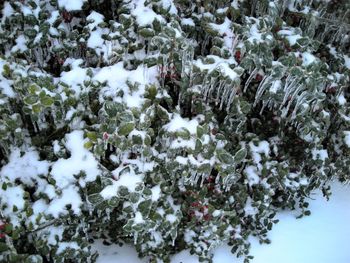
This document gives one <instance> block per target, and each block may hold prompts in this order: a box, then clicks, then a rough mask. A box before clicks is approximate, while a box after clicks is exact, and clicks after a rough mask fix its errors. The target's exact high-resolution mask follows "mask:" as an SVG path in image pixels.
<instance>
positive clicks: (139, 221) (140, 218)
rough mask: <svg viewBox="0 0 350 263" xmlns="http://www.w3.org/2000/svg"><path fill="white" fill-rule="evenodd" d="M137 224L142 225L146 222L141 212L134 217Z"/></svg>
mask: <svg viewBox="0 0 350 263" xmlns="http://www.w3.org/2000/svg"><path fill="white" fill-rule="evenodd" d="M134 222H135V224H142V223H143V222H144V220H143V217H142V214H141V212H136V213H135V217H134Z"/></svg>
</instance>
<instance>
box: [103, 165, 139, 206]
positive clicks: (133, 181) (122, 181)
mask: <svg viewBox="0 0 350 263" xmlns="http://www.w3.org/2000/svg"><path fill="white" fill-rule="evenodd" d="M129 167H130V168H129V171H127V172H124V173H123V174H122V175H120V176H119V174H118V176H119V179H118V180H117V181H113V184H111V185H108V186H107V187H105V188H104V189H103V190H102V191H101V193H100V194H101V196H102V197H103V198H104V199H110V198H112V197H113V196H116V195H117V192H118V189H119V187H121V186H124V187H126V188H128V190H129V192H133V191H134V190H135V187H136V186H137V185H138V184H140V183H142V182H143V177H144V175H143V174H135V171H134V169H133V168H132V167H131V166H129ZM117 169H118V168H117Z"/></svg>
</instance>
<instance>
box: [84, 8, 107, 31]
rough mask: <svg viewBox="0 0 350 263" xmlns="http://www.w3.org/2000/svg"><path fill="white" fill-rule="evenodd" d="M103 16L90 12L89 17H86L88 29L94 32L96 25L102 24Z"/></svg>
mask: <svg viewBox="0 0 350 263" xmlns="http://www.w3.org/2000/svg"><path fill="white" fill-rule="evenodd" d="M103 20H104V16H103V15H102V14H100V13H98V12H96V11H92V12H91V13H90V15H88V16H87V17H86V21H88V22H89V24H88V28H89V29H90V30H94V29H95V28H96V27H97V25H98V24H100V23H102V22H103Z"/></svg>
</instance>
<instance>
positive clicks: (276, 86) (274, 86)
mask: <svg viewBox="0 0 350 263" xmlns="http://www.w3.org/2000/svg"><path fill="white" fill-rule="evenodd" d="M281 86H282V81H281V80H276V81H274V82H273V83H272V85H271V87H270V89H269V91H270V92H271V93H274V94H276V93H277V91H278V90H280V89H281Z"/></svg>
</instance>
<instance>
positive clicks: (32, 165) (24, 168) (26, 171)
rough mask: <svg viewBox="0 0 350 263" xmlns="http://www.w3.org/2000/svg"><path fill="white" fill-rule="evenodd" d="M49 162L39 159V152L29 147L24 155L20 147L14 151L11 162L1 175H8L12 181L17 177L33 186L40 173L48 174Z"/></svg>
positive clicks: (0, 172)
mask: <svg viewBox="0 0 350 263" xmlns="http://www.w3.org/2000/svg"><path fill="white" fill-rule="evenodd" d="M49 166H50V164H49V162H47V161H39V154H38V153H37V152H36V151H34V150H32V149H29V150H28V151H27V152H26V153H25V154H24V155H23V156H21V152H20V150H19V149H15V150H13V151H12V153H11V155H10V157H9V162H8V164H6V165H5V166H4V167H3V168H2V169H1V171H0V177H7V178H8V179H9V180H10V181H11V182H14V181H15V180H16V179H19V180H21V181H22V182H23V183H24V184H26V185H30V186H33V185H34V184H35V182H36V181H37V180H38V179H39V178H38V176H39V175H47V174H48V170H49Z"/></svg>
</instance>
